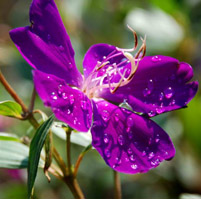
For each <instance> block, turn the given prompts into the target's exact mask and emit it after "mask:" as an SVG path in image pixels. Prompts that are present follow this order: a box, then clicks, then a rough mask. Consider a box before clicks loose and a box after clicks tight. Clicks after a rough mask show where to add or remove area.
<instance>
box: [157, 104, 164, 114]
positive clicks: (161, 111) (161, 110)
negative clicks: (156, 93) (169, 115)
mask: <svg viewBox="0 0 201 199" xmlns="http://www.w3.org/2000/svg"><path fill="white" fill-rule="evenodd" d="M164 111H165V109H164V108H163V105H161V106H159V107H157V108H156V112H157V113H158V114H161V113H163V112H164Z"/></svg>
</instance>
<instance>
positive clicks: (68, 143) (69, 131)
mask: <svg viewBox="0 0 201 199" xmlns="http://www.w3.org/2000/svg"><path fill="white" fill-rule="evenodd" d="M71 131H72V129H71V128H68V129H67V130H66V158H67V165H68V172H69V175H71V173H72V169H71V150H70V148H71V143H70V136H71Z"/></svg>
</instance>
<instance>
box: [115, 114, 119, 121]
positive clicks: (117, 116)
mask: <svg viewBox="0 0 201 199" xmlns="http://www.w3.org/2000/svg"><path fill="white" fill-rule="evenodd" d="M114 119H115V121H116V122H118V121H119V114H118V113H116V114H115V115H114Z"/></svg>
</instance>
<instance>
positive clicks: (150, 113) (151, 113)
mask: <svg viewBox="0 0 201 199" xmlns="http://www.w3.org/2000/svg"><path fill="white" fill-rule="evenodd" d="M155 115H156V113H155V112H154V111H149V113H148V116H149V117H153V116H155Z"/></svg>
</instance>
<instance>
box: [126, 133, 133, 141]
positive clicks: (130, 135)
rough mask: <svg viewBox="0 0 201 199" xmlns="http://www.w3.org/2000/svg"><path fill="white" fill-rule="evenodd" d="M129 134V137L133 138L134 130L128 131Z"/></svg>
mask: <svg viewBox="0 0 201 199" xmlns="http://www.w3.org/2000/svg"><path fill="white" fill-rule="evenodd" d="M127 135H128V138H129V139H132V138H133V131H129V132H128V133H127Z"/></svg>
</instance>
